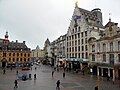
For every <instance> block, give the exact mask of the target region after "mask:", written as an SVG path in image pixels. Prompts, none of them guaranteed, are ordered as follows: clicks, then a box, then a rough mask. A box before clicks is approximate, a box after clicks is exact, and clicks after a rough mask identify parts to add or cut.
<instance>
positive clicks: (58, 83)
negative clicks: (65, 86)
mask: <svg viewBox="0 0 120 90" xmlns="http://www.w3.org/2000/svg"><path fill="white" fill-rule="evenodd" d="M56 84H57V86H56V90H60V80H58V81H57V82H56Z"/></svg>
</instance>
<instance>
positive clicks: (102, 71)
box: [101, 68, 103, 77]
mask: <svg viewBox="0 0 120 90" xmlns="http://www.w3.org/2000/svg"><path fill="white" fill-rule="evenodd" d="M101 76H102V77H103V68H101Z"/></svg>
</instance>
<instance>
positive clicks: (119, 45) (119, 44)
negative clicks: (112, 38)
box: [118, 41, 120, 51]
mask: <svg viewBox="0 0 120 90" xmlns="http://www.w3.org/2000/svg"><path fill="white" fill-rule="evenodd" d="M118 51H120V41H118Z"/></svg>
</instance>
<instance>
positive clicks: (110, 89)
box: [0, 65, 120, 90]
mask: <svg viewBox="0 0 120 90" xmlns="http://www.w3.org/2000/svg"><path fill="white" fill-rule="evenodd" d="M35 67H37V69H36V70H35ZM52 70H53V67H51V66H46V65H41V66H36V65H34V66H32V70H28V71H22V70H21V69H20V68H19V69H18V72H19V73H18V76H19V75H22V74H25V73H26V74H27V75H28V74H32V75H31V78H32V79H31V80H26V81H23V80H19V79H18V76H17V75H16V69H15V68H13V70H10V68H7V69H6V73H5V74H3V70H2V69H0V90H14V80H15V79H18V88H17V89H16V90H56V81H57V80H60V82H61V84H60V90H95V89H94V88H95V86H96V85H98V86H99V89H98V90H119V89H120V82H118V81H115V82H114V84H113V82H112V81H111V80H110V81H107V79H106V78H99V81H97V79H98V77H96V76H93V75H84V76H83V75H82V74H81V73H79V74H78V73H75V72H72V71H71V72H66V76H65V78H63V76H62V73H63V69H60V70H59V71H55V72H54V75H53V77H52V73H51V72H52ZM34 74H37V79H36V80H34V77H33V75H34Z"/></svg>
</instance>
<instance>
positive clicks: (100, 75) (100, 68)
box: [99, 68, 102, 76]
mask: <svg viewBox="0 0 120 90" xmlns="http://www.w3.org/2000/svg"><path fill="white" fill-rule="evenodd" d="M99 76H102V74H101V68H99Z"/></svg>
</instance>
